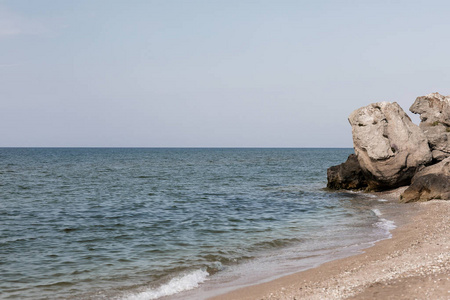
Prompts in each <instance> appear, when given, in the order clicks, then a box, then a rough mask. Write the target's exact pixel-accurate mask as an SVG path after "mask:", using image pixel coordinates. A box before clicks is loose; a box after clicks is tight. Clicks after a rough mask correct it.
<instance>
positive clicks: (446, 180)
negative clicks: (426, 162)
mask: <svg viewBox="0 0 450 300" xmlns="http://www.w3.org/2000/svg"><path fill="white" fill-rule="evenodd" d="M431 199H450V157H448V158H446V159H445V160H443V161H441V162H440V163H438V164H435V165H432V166H429V167H426V168H424V169H423V170H421V171H419V172H417V174H416V175H414V177H413V179H412V182H411V185H410V186H409V187H408V188H407V189H406V190H405V191H404V192H403V194H402V195H401V196H400V200H401V201H402V202H405V203H407V202H414V201H428V200H431Z"/></svg>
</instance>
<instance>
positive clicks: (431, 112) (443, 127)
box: [409, 93, 450, 161]
mask: <svg viewBox="0 0 450 300" xmlns="http://www.w3.org/2000/svg"><path fill="white" fill-rule="evenodd" d="M409 110H410V111H411V112H413V113H415V114H419V115H420V120H421V122H420V125H419V126H420V128H421V129H422V130H423V132H424V133H425V136H426V137H427V139H428V143H429V145H430V148H431V150H432V155H433V159H434V160H437V161H441V160H443V159H445V158H446V157H450V96H442V95H441V94H439V93H432V94H429V95H426V96H422V97H417V99H416V101H415V102H414V104H413V105H412V106H411V108H410V109H409Z"/></svg>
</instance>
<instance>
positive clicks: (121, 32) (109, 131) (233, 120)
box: [0, 0, 450, 147]
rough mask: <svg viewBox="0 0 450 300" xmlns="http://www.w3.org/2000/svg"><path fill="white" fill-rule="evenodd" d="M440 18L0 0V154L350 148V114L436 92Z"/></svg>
mask: <svg viewBox="0 0 450 300" xmlns="http://www.w3.org/2000/svg"><path fill="white" fill-rule="evenodd" d="M449 12H450V2H447V1H383V0H381V1H321V0H318V1H301V0H299V1H284V0H278V1H246V0H238V1H234V0H223V1H213V0H205V1H170V0H161V1H151V0H149V1H144V0H142V1H133V0H128V1H125V0H123V1H113V0H77V1H58V0H53V1H48V0H39V1H36V0H28V1H25V0H0V146H2V147H5V146H6V147H9V146H20V147H22V146H36V147H45V146H50V147H55V146H56V147H58V146H60V147H61V146H67V147H77V146H78V147H97V146H99V147H127V146H128V147H351V146H352V138H351V127H350V125H349V124H348V121H347V117H348V115H349V114H350V113H351V112H352V111H353V110H355V109H357V108H359V107H361V106H365V105H368V104H369V103H371V102H378V101H397V102H398V103H399V104H400V105H401V106H402V107H403V109H404V110H405V111H408V109H409V107H410V105H411V104H412V103H413V101H414V100H415V98H416V97H417V96H422V95H425V94H428V93H431V92H440V93H441V94H444V95H448V94H450V75H449V72H450V56H449V49H450V18H449V17H448V15H449ZM410 115H411V114H410ZM413 120H415V121H416V122H417V120H418V118H413Z"/></svg>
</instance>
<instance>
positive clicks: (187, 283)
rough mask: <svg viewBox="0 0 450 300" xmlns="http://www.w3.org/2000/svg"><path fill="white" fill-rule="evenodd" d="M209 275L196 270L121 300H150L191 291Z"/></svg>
mask: <svg viewBox="0 0 450 300" xmlns="http://www.w3.org/2000/svg"><path fill="white" fill-rule="evenodd" d="M208 276H209V273H208V272H206V271H204V270H196V271H193V272H191V273H188V274H186V275H183V276H179V277H175V278H173V279H172V280H170V281H169V282H168V283H166V284H164V285H162V286H160V287H159V288H156V289H149V290H147V291H144V292H140V293H136V294H133V295H128V296H126V297H124V298H122V299H123V300H152V299H158V298H161V297H164V296H170V295H173V294H177V293H179V292H183V291H187V290H192V289H194V288H196V287H198V286H199V284H200V283H203V282H205V281H206V280H207V277H208Z"/></svg>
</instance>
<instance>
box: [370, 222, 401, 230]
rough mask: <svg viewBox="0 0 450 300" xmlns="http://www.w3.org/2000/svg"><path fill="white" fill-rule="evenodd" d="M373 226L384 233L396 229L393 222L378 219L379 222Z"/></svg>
mask: <svg viewBox="0 0 450 300" xmlns="http://www.w3.org/2000/svg"><path fill="white" fill-rule="evenodd" d="M375 225H376V226H377V227H379V228H381V229H384V230H386V231H390V230H392V229H395V228H397V226H395V222H394V221H390V220H386V219H380V221H378V222H376V223H375Z"/></svg>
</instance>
